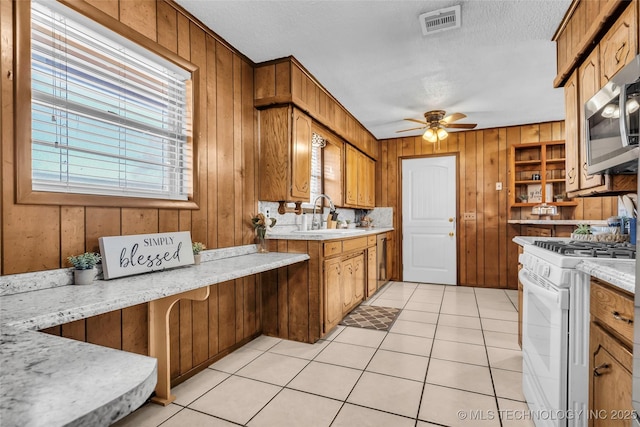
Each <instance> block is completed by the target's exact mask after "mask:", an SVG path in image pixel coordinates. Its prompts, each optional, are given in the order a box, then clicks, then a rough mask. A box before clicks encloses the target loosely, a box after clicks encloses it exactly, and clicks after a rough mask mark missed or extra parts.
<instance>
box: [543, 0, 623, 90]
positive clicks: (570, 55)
mask: <svg viewBox="0 0 640 427" xmlns="http://www.w3.org/2000/svg"><path fill="white" fill-rule="evenodd" d="M629 3H630V2H629V1H622V0H599V1H594V0H574V1H573V2H572V3H571V5H570V6H569V9H568V11H567V14H566V15H565V17H564V19H563V20H562V22H561V23H560V26H559V27H558V29H557V30H556V33H555V34H554V36H553V40H554V41H555V42H556V46H557V61H556V63H557V76H556V78H555V79H554V81H553V85H554V87H560V86H562V85H563V83H565V82H566V80H567V79H568V78H569V76H570V75H571V74H572V73H573V71H574V70H575V69H576V68H577V66H578V65H579V64H580V61H581V60H582V59H583V58H584V57H585V56H586V55H587V54H588V53H589V51H590V50H591V48H592V47H593V46H594V45H596V44H598V42H599V40H600V38H601V36H602V33H604V32H605V31H606V30H607V29H608V28H611V21H612V20H614V19H615V18H616V16H619V14H620V13H621V12H622V10H624V8H625V6H627V5H628V4H629Z"/></svg>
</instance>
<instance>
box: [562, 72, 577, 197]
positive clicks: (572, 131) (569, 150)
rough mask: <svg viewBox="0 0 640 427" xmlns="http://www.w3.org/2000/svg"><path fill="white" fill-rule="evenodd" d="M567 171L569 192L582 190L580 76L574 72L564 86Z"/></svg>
mask: <svg viewBox="0 0 640 427" xmlns="http://www.w3.org/2000/svg"><path fill="white" fill-rule="evenodd" d="M564 105H565V110H566V117H565V119H564V130H565V156H566V157H565V158H566V160H565V161H566V163H565V165H566V166H565V167H566V169H565V171H566V176H565V178H566V186H567V187H566V188H567V192H571V191H577V190H579V189H580V148H579V143H580V135H579V131H578V130H579V121H580V119H579V117H578V74H577V72H574V73H573V74H572V75H571V77H569V80H567V83H566V84H565V85H564Z"/></svg>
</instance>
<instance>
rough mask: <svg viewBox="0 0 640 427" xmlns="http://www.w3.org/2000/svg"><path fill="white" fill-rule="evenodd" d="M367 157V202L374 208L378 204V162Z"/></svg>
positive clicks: (367, 204)
mask: <svg viewBox="0 0 640 427" xmlns="http://www.w3.org/2000/svg"><path fill="white" fill-rule="evenodd" d="M366 159H367V180H366V181H367V182H366V183H365V185H366V187H367V191H366V195H367V203H366V206H367V207H368V208H374V207H375V206H376V162H374V161H373V160H371V159H370V158H368V157H367V158H366Z"/></svg>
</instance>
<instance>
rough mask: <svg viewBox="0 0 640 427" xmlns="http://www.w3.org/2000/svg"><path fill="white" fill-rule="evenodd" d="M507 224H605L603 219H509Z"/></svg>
mask: <svg viewBox="0 0 640 427" xmlns="http://www.w3.org/2000/svg"><path fill="white" fill-rule="evenodd" d="M507 223H508V224H523V225H580V224H589V225H607V221H606V220H604V219H510V220H507Z"/></svg>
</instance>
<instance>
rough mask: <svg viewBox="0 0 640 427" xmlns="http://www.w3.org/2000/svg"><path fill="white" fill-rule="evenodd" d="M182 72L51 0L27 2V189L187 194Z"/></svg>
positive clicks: (186, 95) (186, 83) (186, 89)
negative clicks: (28, 134)
mask: <svg viewBox="0 0 640 427" xmlns="http://www.w3.org/2000/svg"><path fill="white" fill-rule="evenodd" d="M190 79H191V73H190V72H189V71H187V70H184V69H182V68H181V67H178V66H176V65H175V64H174V63H172V62H170V61H168V60H167V59H165V58H163V57H161V56H159V55H157V54H156V53H154V52H151V51H148V50H146V49H143V48H141V47H140V46H138V45H137V44H135V43H132V42H131V41H129V40H128V39H126V38H124V37H122V36H119V35H118V34H116V33H115V32H113V31H111V30H109V29H107V28H105V27H102V26H99V25H97V24H96V23H95V22H93V21H91V20H89V19H87V18H85V17H83V16H82V15H80V14H78V13H76V12H74V11H72V10H70V9H68V8H66V7H64V6H62V5H60V4H59V3H58V2H46V3H38V2H37V1H33V2H32V6H31V103H32V108H31V132H32V136H31V166H32V168H31V175H32V177H31V178H32V189H33V190H37V191H46V192H63V193H80V194H95V195H112V196H127V197H143V198H155V199H168V200H187V198H188V196H189V193H190V191H191V180H192V178H191V171H192V163H193V161H192V157H193V156H192V154H191V147H190V144H189V143H188V138H187V136H188V134H189V132H190V129H189V123H188V122H189V120H190V119H189V118H188V112H189V111H190V108H188V105H187V101H188V99H190V95H191V94H190V88H191V81H190Z"/></svg>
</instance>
